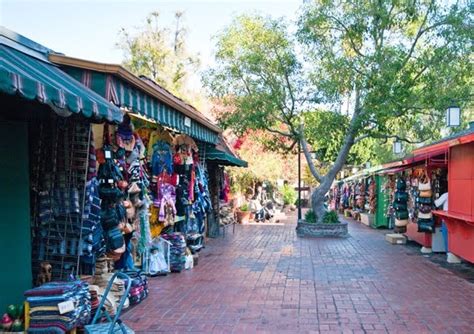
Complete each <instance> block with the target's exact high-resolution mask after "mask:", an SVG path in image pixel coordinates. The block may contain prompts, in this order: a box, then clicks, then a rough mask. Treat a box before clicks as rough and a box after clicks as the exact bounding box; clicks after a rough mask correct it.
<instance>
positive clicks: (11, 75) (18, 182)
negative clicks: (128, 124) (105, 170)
mask: <svg viewBox="0 0 474 334" xmlns="http://www.w3.org/2000/svg"><path fill="white" fill-rule="evenodd" d="M0 29H1V30H0V55H1V56H0V64H1V66H0V72H1V73H0V103H1V105H2V112H1V114H0V127H1V128H2V131H0V132H1V134H0V136H1V138H2V142H3V143H8V145H2V146H1V153H2V156H3V157H4V160H3V161H6V162H7V163H6V164H2V165H1V167H0V168H2V173H1V182H2V187H1V188H0V189H1V190H0V196H1V198H2V201H1V202H2V214H3V218H2V219H1V225H2V231H3V232H2V234H1V236H0V243H1V244H2V246H4V247H5V249H8V252H2V255H1V257H0V260H1V261H2V262H3V263H9V270H8V271H9V274H8V275H2V277H1V278H0V285H1V286H2V287H3V288H2V289H0V297H1V298H0V308H1V309H4V308H5V306H6V305H7V304H10V303H19V302H20V301H22V300H23V292H24V291H25V290H27V289H29V288H31V287H32V286H33V285H34V284H35V283H36V282H37V281H39V280H40V279H42V278H46V279H51V278H52V277H56V278H58V277H60V276H63V277H64V278H66V277H67V274H66V271H67V272H68V271H69V270H70V269H71V270H73V269H74V268H76V269H77V260H78V258H79V255H78V253H77V252H76V251H74V253H75V254H74V255H72V253H73V252H72V250H73V249H76V250H77V249H78V243H79V240H78V239H76V241H77V243H76V242H73V243H71V240H72V239H70V240H68V237H69V236H72V235H75V236H76V237H77V232H78V231H79V230H81V229H82V221H83V219H82V213H83V204H84V201H83V199H84V195H85V191H86V189H85V188H86V187H85V185H86V178H87V171H86V170H87V167H85V166H86V165H87V162H88V160H89V147H88V144H89V140H90V136H89V134H90V132H89V131H90V122H91V121H95V122H99V121H108V122H111V123H116V122H120V121H121V120H122V112H121V111H120V110H119V109H118V108H117V107H115V106H113V105H111V104H110V103H109V102H108V101H107V100H105V99H103V98H102V97H100V96H99V95H97V94H96V93H94V92H93V91H91V90H89V89H88V88H86V87H84V86H83V85H81V84H80V83H78V82H76V81H75V80H73V79H72V78H71V77H69V76H68V75H67V74H66V73H64V72H62V71H61V70H59V69H58V68H57V67H56V66H55V65H54V64H52V63H50V62H49V61H48V59H47V55H48V53H49V52H50V51H51V50H49V49H47V48H45V47H43V46H41V45H39V44H37V43H35V42H33V41H31V40H29V39H27V38H25V37H23V36H21V35H18V34H16V33H14V32H12V31H9V30H7V29H5V28H0ZM53 152H54V154H53ZM45 170H48V171H49V173H44V171H45ZM55 195H56V196H55ZM53 210H55V211H53ZM53 217H54V218H55V220H54V221H55V222H54V225H55V228H54V231H55V232H54V233H48V231H49V232H51V231H52V230H53V228H52V227H51V225H53V224H51V222H52V218H53ZM65 229H66V230H65ZM72 231H74V232H72ZM40 239H41V240H43V241H46V244H45V243H43V245H44V247H40V245H41V244H42V243H41V240H40ZM37 240H39V242H38V243H36V241H37ZM68 241H69V242H68ZM36 245H38V248H37V247H36ZM36 249H44V253H43V256H44V258H45V257H46V256H49V255H51V256H53V255H54V257H55V258H54V259H52V260H53V261H54V262H55V263H54V265H51V264H43V263H42V262H43V261H41V260H40V255H41V254H39V253H36ZM47 253H48V254H47ZM12 254H14V255H15V257H14V258H15V261H12V258H11V255H12ZM68 263H71V264H73V266H71V267H69V269H68V266H67V264H68ZM73 267H74V268H73ZM75 272H76V273H77V270H76V271H75ZM40 273H43V275H41V276H40V275H39V274H40Z"/></svg>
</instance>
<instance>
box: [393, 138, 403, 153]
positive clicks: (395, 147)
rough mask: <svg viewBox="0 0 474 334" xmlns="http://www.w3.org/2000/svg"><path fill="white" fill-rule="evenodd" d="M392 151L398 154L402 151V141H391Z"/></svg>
mask: <svg viewBox="0 0 474 334" xmlns="http://www.w3.org/2000/svg"><path fill="white" fill-rule="evenodd" d="M393 153H395V154H400V153H402V142H401V141H399V140H396V141H394V142H393Z"/></svg>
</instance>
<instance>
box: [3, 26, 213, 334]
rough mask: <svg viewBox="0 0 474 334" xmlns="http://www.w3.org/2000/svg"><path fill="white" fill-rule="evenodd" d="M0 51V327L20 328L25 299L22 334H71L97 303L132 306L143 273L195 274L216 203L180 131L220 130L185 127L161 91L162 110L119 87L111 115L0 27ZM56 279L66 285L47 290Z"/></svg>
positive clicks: (43, 53) (47, 54) (46, 53)
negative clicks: (47, 333) (4, 271)
mask: <svg viewBox="0 0 474 334" xmlns="http://www.w3.org/2000/svg"><path fill="white" fill-rule="evenodd" d="M0 52H1V54H2V59H5V60H8V61H7V62H2V66H3V65H4V66H3V67H2V69H1V71H2V73H1V76H0V77H1V81H0V101H1V104H2V113H1V114H0V126H1V128H2V131H0V133H1V134H0V136H1V137H2V143H3V144H2V145H1V154H2V156H4V157H8V159H4V161H6V162H7V163H5V164H2V165H1V166H0V168H1V169H2V172H3V173H1V175H2V180H1V182H2V188H1V191H0V194H1V198H2V201H1V202H2V212H3V217H4V219H2V220H1V224H2V229H3V233H2V235H1V236H0V239H1V243H2V245H5V246H6V247H7V248H8V249H9V251H8V252H3V253H2V255H1V260H2V262H3V263H9V270H8V271H9V275H2V278H1V280H0V283H1V284H0V286H3V287H8V289H1V290H0V309H1V310H3V309H5V307H6V305H11V306H10V307H9V311H8V314H5V315H4V317H2V319H1V325H2V326H3V328H5V329H9V330H10V329H18V328H19V326H20V327H21V326H23V324H21V320H20V319H22V318H23V313H24V312H23V309H22V307H20V306H18V307H17V306H14V305H21V304H22V302H23V301H24V300H25V299H26V300H27V301H28V303H29V306H30V307H31V309H30V310H27V311H26V312H25V314H27V315H28V322H29V324H28V326H29V329H30V331H32V332H34V331H35V330H37V331H38V332H41V331H42V330H45V328H49V329H51V330H53V329H55V330H58V331H66V330H70V329H73V328H76V327H79V326H82V325H85V324H87V323H88V322H90V321H91V319H92V318H93V315H94V314H95V313H96V312H97V309H98V306H99V302H100V301H101V300H102V301H103V302H104V303H105V307H106V308H107V309H108V310H109V313H110V314H115V313H119V312H120V310H121V309H122V308H124V307H128V306H130V305H134V304H137V303H140V302H141V301H142V300H143V299H144V298H146V297H147V295H148V279H147V276H148V277H149V276H154V275H164V274H167V273H169V272H180V271H182V270H184V269H189V268H192V266H193V263H194V261H195V260H196V259H197V254H196V253H197V252H199V251H200V250H201V249H202V248H203V244H204V234H205V232H206V216H207V215H208V213H209V212H210V211H211V210H212V205H211V200H210V198H211V196H210V193H209V188H208V174H207V170H206V165H205V163H204V161H203V160H201V158H200V155H199V154H200V153H199V148H198V145H197V144H196V142H195V140H194V139H193V138H191V136H189V135H188V134H193V135H195V136H196V137H198V138H200V139H201V140H204V141H205V142H206V144H209V145H210V144H211V143H212V142H213V141H214V140H215V139H216V138H217V132H215V131H216V130H217V129H218V128H216V127H215V126H213V128H212V130H209V128H207V127H205V126H204V125H202V124H201V123H199V122H196V118H198V120H200V119H199V117H202V116H199V115H198V116H194V119H193V120H189V119H188V118H187V116H184V115H183V114H182V113H180V111H179V110H177V109H176V108H174V107H172V106H170V105H172V104H173V103H174V105H175V106H177V105H179V108H181V109H182V108H184V107H183V105H184V106H185V107H186V106H187V107H186V108H188V109H187V111H186V112H188V113H189V108H192V107H190V106H188V105H185V104H184V102H182V101H181V100H179V99H177V98H175V97H173V98H171V97H170V96H169V95H170V93H168V92H166V91H165V92H164V93H163V91H160V92H159V94H158V93H157V95H160V94H162V95H160V96H162V97H163V96H165V97H166V98H168V101H169V104H166V105H165V104H163V103H162V102H161V100H157V99H155V100H152V99H151V98H150V97H149V96H148V97H147V96H145V95H143V94H142V95H140V94H139V93H138V91H133V92H132V91H131V90H130V89H131V87H132V86H127V90H126V91H127V93H126V94H125V93H124V91H123V90H124V85H125V84H124V83H123V82H122V83H121V86H120V87H121V88H122V94H115V95H114V96H115V99H119V98H122V99H123V102H124V106H125V108H122V109H119V108H118V107H116V106H115V105H114V104H113V103H110V102H109V101H113V100H114V99H113V98H107V96H106V99H104V98H103V97H102V96H100V95H99V94H97V93H96V92H94V91H93V90H91V89H89V88H87V87H86V86H84V85H82V84H81V83H79V82H78V81H76V80H75V79H74V78H73V77H71V76H70V75H69V74H67V73H65V72H64V71H62V70H61V69H59V68H58V67H57V66H55V65H54V64H53V63H51V62H50V60H49V59H50V58H51V55H52V54H53V51H52V50H49V49H47V48H45V47H43V46H41V45H39V44H37V43H35V42H33V41H31V40H29V39H27V38H25V37H23V36H21V35H18V34H16V33H14V32H12V31H9V30H6V29H3V28H2V30H1V34H0ZM25 69H27V71H26V70H25ZM127 75H128V74H127ZM84 78H85V80H87V79H88V78H89V79H90V76H89V75H84ZM135 79H137V78H135ZM146 85H147V86H146V87H147V89H148V90H149V91H156V90H157V89H158V88H156V87H152V88H150V87H148V86H149V84H146ZM94 87H96V88H97V85H95V86H94ZM107 87H109V88H110V83H107ZM157 87H159V86H157ZM165 93H166V94H168V95H166V94H165ZM163 94H164V95H163ZM140 98H141V100H140ZM117 101H118V100H117ZM117 101H115V102H117ZM180 101H181V102H180ZM118 102H119V103H116V104H117V105H119V104H120V101H118ZM178 102H179V103H178ZM127 106H128V107H127ZM138 106H140V107H142V108H148V109H145V110H147V113H148V114H147V116H144V115H141V114H140V113H139V112H137V110H136V108H137V107H138ZM150 108H151V109H150ZM140 110H142V109H140ZM155 111H156V112H155ZM196 112H197V111H196ZM150 115H151V116H153V118H150V117H149V116H150ZM161 119H163V120H165V121H163V123H162V122H160V120H161ZM185 123H186V125H185ZM166 124H167V125H166ZM188 125H189V126H188ZM179 130H184V131H179ZM183 132H187V133H188V134H185V133H183ZM12 259H13V260H14V261H12ZM137 268H140V269H141V271H140V272H137V271H136V269H137ZM118 269H121V270H123V271H124V272H125V273H126V274H128V276H127V279H119V278H115V279H113V284H112V289H111V291H112V293H111V294H109V296H106V295H107V293H104V291H105V288H106V286H107V284H108V283H109V282H111V278H112V276H113V271H114V270H118ZM77 278H80V279H81V281H78V280H76V279H77ZM56 280H61V281H68V283H64V284H62V285H58V284H52V283H48V282H50V281H56ZM128 283H130V284H128ZM32 287H36V288H33V289H31V288H32ZM25 291H26V292H25ZM53 299H54V301H55V305H56V304H57V303H58V302H66V301H68V302H70V301H72V302H73V303H74V305H76V307H75V310H74V311H71V310H70V311H68V312H67V314H66V315H65V316H62V317H58V315H59V313H58V309H57V307H59V306H54V307H53V308H54V310H53V309H52V308H51V307H52V305H50V304H51V300H53ZM119 301H120V305H119ZM58 305H59V304H58ZM44 307H47V308H48V311H46V312H44ZM36 310H38V313H35V312H36ZM40 310H43V311H40ZM59 318H61V319H60V320H58V319H59ZM19 323H20V324H19ZM13 325H15V326H13ZM12 326H13V327H12Z"/></svg>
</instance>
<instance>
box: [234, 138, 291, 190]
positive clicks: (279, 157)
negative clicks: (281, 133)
mask: <svg viewBox="0 0 474 334" xmlns="http://www.w3.org/2000/svg"><path fill="white" fill-rule="evenodd" d="M263 137H269V136H268V134H265V133H264V132H263V131H261V130H260V131H249V132H248V133H247V134H245V135H244V136H241V137H240V138H239V139H238V140H237V141H236V144H235V145H234V149H235V150H236V152H237V153H238V154H239V156H240V158H242V159H243V160H245V161H247V163H248V168H239V167H235V168H231V169H230V171H231V174H232V177H233V178H234V180H235V181H236V183H237V185H238V186H239V187H240V189H238V190H240V191H241V192H245V191H246V190H247V189H248V188H250V189H254V188H255V184H256V183H257V182H264V181H266V182H271V183H273V184H276V182H277V180H279V179H284V180H288V181H294V180H296V171H295V169H294V168H293V167H294V166H295V164H296V156H295V155H291V156H288V155H284V154H281V153H278V152H274V151H269V150H266V146H265V145H264V144H262V142H261V139H262V138H263Z"/></svg>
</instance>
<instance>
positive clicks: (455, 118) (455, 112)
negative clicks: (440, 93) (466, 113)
mask: <svg viewBox="0 0 474 334" xmlns="http://www.w3.org/2000/svg"><path fill="white" fill-rule="evenodd" d="M460 125H461V108H459V107H458V106H456V105H451V106H449V107H448V109H446V126H447V127H455V126H460Z"/></svg>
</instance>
